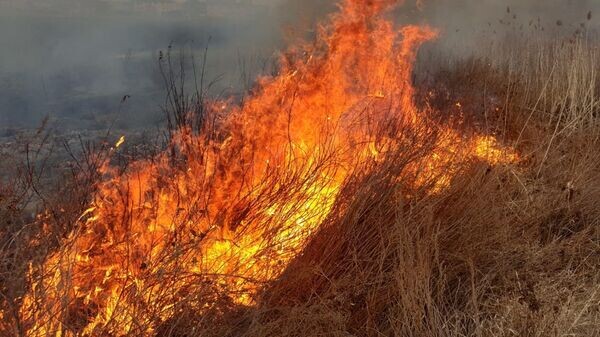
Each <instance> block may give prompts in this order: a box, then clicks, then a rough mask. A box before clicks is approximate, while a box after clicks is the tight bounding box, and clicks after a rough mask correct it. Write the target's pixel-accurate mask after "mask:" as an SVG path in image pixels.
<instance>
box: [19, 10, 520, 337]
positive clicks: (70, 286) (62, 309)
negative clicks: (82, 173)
mask: <svg viewBox="0 0 600 337" xmlns="http://www.w3.org/2000/svg"><path fill="white" fill-rule="evenodd" d="M400 2H401V1H396V0H381V1H366V0H346V1H343V2H342V3H341V6H340V10H339V12H338V13H337V14H334V15H333V16H332V17H331V21H330V24H329V25H327V26H325V27H324V28H322V29H321V30H320V31H319V33H318V36H317V38H316V40H315V42H313V43H312V44H309V43H306V44H301V45H298V46H295V47H292V48H291V49H290V50H289V51H288V52H287V53H286V54H285V55H283V56H282V57H281V61H280V72H279V75H278V76H275V77H264V78H261V79H260V80H259V85H258V89H257V90H256V92H255V93H254V94H253V95H251V96H250V97H249V98H248V99H247V100H246V101H245V103H244V104H243V105H242V106H237V107H235V106H234V107H231V106H230V104H226V103H224V102H213V106H212V109H211V111H212V113H213V114H214V120H215V121H216V122H215V123H213V124H210V125H208V124H207V125H206V126H205V128H204V129H203V130H202V132H200V133H199V134H193V133H192V132H191V131H190V130H181V131H180V132H179V133H178V134H177V135H176V136H175V137H174V140H173V145H172V146H173V148H174V149H177V151H178V153H179V154H180V156H181V158H179V160H178V161H177V163H174V160H173V158H172V152H173V151H166V152H165V153H163V154H161V155H158V156H157V157H156V158H153V159H152V160H142V161H137V162H135V163H133V164H132V165H131V167H130V168H129V170H128V171H127V172H125V173H122V172H119V171H117V170H116V169H114V168H112V167H110V166H105V167H103V168H102V173H103V176H105V177H107V178H106V180H104V181H102V182H101V183H100V184H99V186H98V191H97V192H96V194H95V196H94V199H93V202H92V203H91V205H90V207H89V208H88V209H87V210H86V211H85V212H84V213H83V214H82V215H81V217H80V219H79V221H78V226H76V229H75V230H74V231H73V232H72V233H70V235H69V237H68V238H67V239H66V240H65V242H64V244H63V247H62V248H61V249H59V250H58V251H57V252H56V253H54V254H52V255H51V256H50V257H48V258H47V259H46V261H45V262H44V263H43V264H42V265H41V266H33V265H32V266H31V268H30V272H29V280H28V281H29V283H30V285H31V287H30V288H31V289H30V291H29V292H28V294H26V296H24V298H23V301H22V302H23V303H22V306H21V310H20V316H21V318H22V320H23V321H24V322H26V327H27V335H29V336H50V335H56V336H62V335H65V336H74V335H84V336H85V335H114V336H122V335H126V334H131V333H134V334H140V335H155V334H157V329H159V327H160V325H161V324H162V323H164V322H167V321H169V320H170V319H173V318H174V317H176V316H177V315H178V314H179V313H181V312H182V310H183V308H182V307H181V303H185V305H186V306H187V307H186V308H187V309H191V310H193V311H195V312H197V313H198V314H199V315H201V314H202V312H204V311H206V310H209V309H211V308H213V307H214V306H215V304H216V303H222V302H226V303H230V304H231V305H252V304H253V303H254V302H255V301H256V295H257V293H258V292H259V291H260V289H261V287H262V285H264V284H266V283H268V282H269V281H271V280H273V279H275V278H277V277H278V276H279V275H280V274H281V273H282V272H283V270H284V269H285V267H286V265H287V264H288V263H289V262H290V260H291V259H292V258H294V257H295V256H297V255H298V254H299V253H300V252H301V251H302V249H303V248H304V246H305V245H306V244H307V242H308V240H309V239H310V238H311V236H312V235H313V234H314V233H315V231H317V230H318V228H319V225H320V224H321V223H322V222H323V221H324V219H325V218H326V217H327V216H328V215H329V213H330V211H331V209H332V207H333V205H334V203H335V200H336V196H337V195H338V193H339V192H340V189H341V188H342V186H343V184H344V181H345V180H346V179H347V178H348V176H349V175H350V174H352V172H353V170H354V169H356V168H357V167H358V166H359V165H360V163H361V162H365V161H368V160H372V161H375V162H376V161H377V160H380V159H381V158H383V157H385V153H386V151H389V150H390V149H391V148H393V146H394V139H393V136H390V137H386V136H381V132H380V131H381V128H382V126H383V125H388V124H389V123H392V124H393V125H396V126H400V125H409V126H410V125H414V126H417V125H426V124H427V123H428V122H426V113H425V112H423V111H419V109H418V108H417V106H416V105H415V103H414V102H413V96H414V90H415V89H414V88H413V86H412V81H411V75H412V72H413V64H414V62H415V59H416V56H417V51H418V49H419V46H420V45H421V44H422V43H424V42H426V41H429V40H432V39H434V38H435V37H436V36H437V32H436V30H435V29H433V28H431V27H427V26H406V27H402V28H400V29H397V28H396V27H395V26H394V24H393V23H392V22H390V21H388V20H386V19H385V17H384V14H385V13H386V12H387V11H389V10H391V9H393V8H394V7H395V6H396V5H398V4H399V3H400ZM431 128H433V126H431ZM124 141H125V138H124V137H121V139H119V141H118V142H117V143H116V145H115V147H116V148H118V147H119V146H120V145H122V144H123V142H124ZM435 147H436V151H434V152H433V153H432V154H431V155H429V157H428V158H426V160H425V161H424V162H425V163H426V165H424V166H423V167H418V168H417V167H415V168H414V170H415V174H418V175H419V176H420V177H421V178H420V179H417V180H416V183H417V184H419V183H424V182H425V181H427V179H428V177H430V176H437V179H436V181H437V182H436V186H434V187H433V188H432V192H431V193H436V191H441V190H442V189H444V188H445V187H447V186H448V184H449V183H450V181H451V179H452V177H453V175H454V174H455V171H454V169H452V164H451V163H452V161H453V158H455V157H456V156H459V153H468V156H467V158H466V159H465V158H463V159H465V160H467V159H469V158H470V159H476V160H483V161H486V162H488V163H490V164H499V163H506V162H512V161H514V160H516V154H514V152H512V151H511V150H509V149H508V150H507V149H504V148H502V147H501V146H500V144H499V143H498V142H497V141H496V140H495V139H494V138H493V137H491V136H475V137H471V138H469V139H464V137H462V136H461V135H460V134H459V133H458V132H456V131H453V130H451V129H442V130H440V136H439V140H437V144H436V146H435Z"/></svg>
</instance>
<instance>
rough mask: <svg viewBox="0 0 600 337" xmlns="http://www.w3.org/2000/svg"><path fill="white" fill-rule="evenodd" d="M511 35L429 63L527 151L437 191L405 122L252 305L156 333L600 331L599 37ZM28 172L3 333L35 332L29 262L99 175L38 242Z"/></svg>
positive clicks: (475, 168) (12, 225)
mask: <svg viewBox="0 0 600 337" xmlns="http://www.w3.org/2000/svg"><path fill="white" fill-rule="evenodd" d="M511 43H515V44H517V46H518V47H519V48H511V50H513V51H515V50H516V51H518V52H513V53H511V54H510V55H508V56H506V57H504V56H500V55H501V54H500V53H495V56H494V58H489V57H488V58H485V57H477V58H474V59H471V60H468V61H461V62H459V63H457V64H456V65H454V66H453V67H451V68H447V69H443V71H440V72H438V73H436V74H433V75H432V76H434V77H435V79H436V80H435V81H434V83H436V84H435V87H434V88H433V89H436V90H438V92H443V91H444V90H446V91H447V92H448V93H449V94H448V95H446V96H443V97H442V98H439V99H438V100H435V102H434V103H435V105H436V108H439V109H441V110H442V111H446V112H448V111H450V112H451V111H452V110H451V109H453V107H454V103H455V100H454V98H455V97H452V96H451V95H452V93H457V92H458V93H461V94H460V96H461V102H462V103H463V106H464V111H472V112H473V116H472V118H473V121H474V123H473V125H467V126H465V129H469V128H470V127H474V128H483V129H486V130H488V131H490V132H494V133H496V134H498V135H499V136H501V138H503V139H504V140H505V141H506V142H507V143H509V144H514V146H515V147H516V148H517V149H518V151H519V152H520V153H521V161H520V162H519V164H518V165H508V166H499V167H489V166H487V165H484V164H482V163H480V162H469V163H467V164H465V165H464V167H461V168H460V174H458V175H457V176H456V177H455V178H454V179H453V181H452V182H451V184H450V187H449V188H448V189H446V190H443V191H441V192H440V193H433V194H432V193H425V192H424V191H423V190H419V189H417V190H415V189H414V188H412V187H411V186H412V185H411V183H410V182H411V179H414V177H413V176H411V172H412V171H411V170H407V167H409V166H410V165H414V164H415V163H418V162H419V160H420V158H423V156H424V154H427V153H429V152H430V151H432V148H431V143H429V142H427V141H423V140H419V139H417V140H415V139H411V138H410V137H406V138H405V139H404V140H403V141H401V142H400V145H401V146H397V147H396V148H395V150H394V151H391V152H390V153H389V154H388V155H387V157H386V158H385V159H384V160H381V161H377V162H373V163H368V164H365V165H366V167H359V168H357V170H356V174H354V175H352V177H351V178H350V179H348V181H347V183H346V184H345V186H344V189H343V190H342V191H341V193H340V195H339V197H338V199H337V201H336V205H335V206H334V208H333V211H332V212H331V213H330V214H329V216H328V217H327V219H326V220H325V221H324V223H323V224H322V225H321V227H320V230H319V232H318V233H317V234H316V235H315V236H314V238H313V239H312V241H311V242H310V243H309V244H308V246H307V247H306V248H305V249H304V250H303V251H302V253H301V254H300V255H298V256H297V257H296V258H295V259H294V261H293V262H292V263H291V264H290V266H289V267H288V268H287V270H286V271H285V272H284V274H283V275H282V276H281V277H280V278H279V279H278V280H276V281H275V282H273V283H272V284H269V285H267V286H265V288H264V290H263V291H262V292H261V294H260V296H259V298H258V303H257V304H256V305H255V306H251V307H243V306H235V305H232V303H229V302H228V303H222V305H220V306H219V305H216V306H214V308H213V310H210V311H208V312H205V313H203V314H202V315H201V316H200V317H199V316H198V315H197V314H196V315H195V314H193V313H191V312H190V311H191V310H186V309H185V307H186V306H185V303H177V304H178V305H181V307H182V308H183V309H182V310H181V314H180V315H178V317H176V318H174V319H171V320H169V321H167V322H164V323H163V324H162V325H161V326H160V327H159V328H158V329H157V333H158V334H159V335H161V336H600V286H599V285H600V268H599V266H600V227H599V225H600V208H599V207H598V201H600V183H599V181H600V166H599V165H598V164H599V163H600V144H599V143H600V140H599V139H598V135H599V132H600V128H599V126H600V125H598V124H599V123H598V113H600V105H599V102H600V101H599V99H600V91H599V88H600V85H599V84H600V81H599V78H598V76H597V73H596V72H597V69H598V64H599V63H598V62H599V61H600V59H599V58H598V53H597V44H596V43H595V42H594V43H592V42H590V41H588V40H585V39H577V40H575V41H574V42H567V43H565V44H561V43H548V42H542V41H538V42H536V43H537V44H536V46H533V45H528V46H526V47H523V46H522V45H519V42H514V41H513V42H511ZM505 48H507V47H505ZM436 76H437V77H436ZM481 88H485V90H484V91H485V93H483V94H482V92H481V91H482V90H481ZM463 94H464V95H463ZM482 95H483V97H482ZM465 97H466V98H465ZM465 132H468V131H465ZM98 152H100V153H101V152H102V151H98ZM86 158H87V159H86V160H84V161H83V162H84V163H87V164H86V165H83V166H81V167H80V169H81V172H95V169H94V168H93V167H94V166H95V165H98V163H97V160H102V159H98V158H96V157H92V156H91V155H89V154H88V155H87V156H86ZM90 166H92V167H90ZM23 174H24V176H23V178H22V179H19V180H13V181H14V183H2V184H1V185H0V217H1V218H0V226H1V227H0V234H1V235H2V237H1V238H0V240H1V241H0V249H1V250H0V254H1V255H0V259H1V263H0V266H1V268H2V270H1V278H0V292H1V295H2V297H1V298H0V309H2V310H3V312H4V317H3V318H2V320H3V323H0V335H6V336H10V335H24V330H23V329H24V328H23V326H22V324H23V322H22V321H21V319H20V318H19V317H18V316H19V315H18V307H19V305H20V301H21V298H22V296H23V293H24V292H25V291H26V284H25V282H24V279H25V276H24V274H25V272H26V271H27V268H28V265H29V263H30V262H32V263H40V261H43V260H44V256H46V255H48V254H50V252H51V251H52V250H53V249H55V247H56V245H57V242H58V241H60V238H61V236H62V235H65V233H67V232H68V231H69V230H70V229H71V228H70V227H69V224H74V223H76V218H77V217H78V216H79V214H81V212H82V211H83V210H84V209H85V205H86V201H87V198H88V194H89V193H90V189H91V187H90V185H93V184H91V183H90V180H92V179H97V178H98V177H95V176H86V178H85V179H84V180H83V181H81V180H77V179H81V175H75V176H77V177H79V178H77V179H74V178H72V179H70V180H68V181H70V183H69V184H66V185H65V186H67V189H68V190H70V191H79V192H78V193H66V194H65V193H63V194H62V195H63V196H65V195H68V196H69V197H68V198H67V197H62V198H56V200H55V201H47V204H46V205H45V206H46V207H45V208H46V209H48V212H50V213H51V216H52V217H54V220H53V221H50V222H49V223H53V224H63V227H59V228H54V229H52V230H51V232H52V233H55V236H56V237H52V238H47V237H45V238H43V241H41V242H40V241H39V240H34V241H35V242H36V244H35V245H34V246H32V245H31V242H32V241H31V238H32V237H35V236H36V234H37V233H39V231H40V230H41V229H40V228H37V227H36V226H38V225H40V223H38V222H36V221H23V217H22V216H21V215H22V213H23V210H24V209H25V207H24V206H23V205H24V204H23V200H24V199H23V197H20V198H19V197H17V198H15V196H21V195H22V196H25V195H31V194H36V191H35V189H36V186H37V185H36V181H34V180H32V179H28V178H27V176H29V177H31V175H34V176H35V172H34V171H31V170H30V171H27V170H25V172H24V173H23ZM398 177H401V178H402V179H398ZM76 182H77V183H76ZM75 187H77V188H75ZM63 191H64V190H63ZM55 193H56V192H55ZM44 195H46V194H44ZM67 206H69V208H67ZM59 209H65V210H64V211H62V212H57V210H59ZM65 224H66V225H65ZM193 288H195V287H193ZM186 298H187V299H190V298H192V296H187V297H186Z"/></svg>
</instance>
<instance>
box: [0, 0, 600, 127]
mask: <svg viewBox="0 0 600 337" xmlns="http://www.w3.org/2000/svg"><path fill="white" fill-rule="evenodd" d="M404 2H405V5H404V6H402V7H401V8H400V9H399V10H398V11H395V12H394V13H391V14H390V15H394V16H395V17H396V18H397V21H398V22H399V23H428V24H430V25H432V26H435V27H438V28H440V30H441V31H442V37H441V41H442V42H441V43H443V44H444V45H445V47H446V48H447V49H450V50H451V51H460V52H461V53H467V54H468V53H470V52H472V51H474V50H477V48H480V46H481V44H480V41H481V40H482V39H483V40H486V41H488V40H490V39H497V40H501V37H502V36H504V35H505V34H509V33H510V34H518V33H521V34H524V32H525V33H526V32H531V31H534V30H537V31H542V30H543V32H544V34H547V35H548V36H550V37H553V36H558V35H561V34H564V35H568V34H572V33H573V32H575V31H576V30H581V29H587V30H594V29H597V28H598V26H599V22H600V21H599V18H600V2H598V1H597V0H526V1H524V0H424V1H421V4H420V5H419V6H417V3H416V0H405V1H404ZM135 3H137V5H135ZM335 4H336V2H335V1H334V0H262V1H260V0H207V1H206V2H205V3H204V4H196V5H191V3H188V4H187V5H186V4H185V1H184V0H163V1H162V2H161V1H147V2H142V1H137V2H136V1H132V0H128V1H127V0H126V1H109V0H87V1H81V0H33V1H27V2H25V1H23V2H19V1H6V0H4V1H2V0H0V45H2V47H3V52H2V53H0V131H1V130H2V129H3V128H6V127H13V126H27V127H31V126H36V125H37V124H38V123H39V122H40V120H41V119H42V118H43V117H44V116H46V115H50V116H51V117H52V118H53V120H55V121H56V122H57V123H59V124H60V125H61V126H65V127H72V128H102V127H104V126H105V125H106V124H107V121H108V120H114V119H116V120H117V121H118V123H120V124H122V125H123V126H124V127H135V126H148V125H153V124H158V123H159V120H160V116H161V114H160V108H159V106H160V105H161V104H162V102H163V99H164V91H163V88H162V83H161V78H160V76H159V74H158V62H157V60H158V51H159V50H164V49H166V47H167V46H168V45H170V44H173V45H175V46H177V47H182V46H185V47H186V48H189V49H192V50H194V51H195V52H196V53H197V54H201V53H202V51H203V50H204V48H205V47H206V45H207V43H208V40H209V37H210V38H211V39H210V44H209V54H208V62H207V69H206V72H207V76H206V78H207V80H209V81H210V80H213V79H217V78H218V79H220V80H219V81H217V84H216V85H214V86H213V92H214V93H215V94H218V93H222V92H227V93H231V92H237V91H241V90H243V89H244V88H246V87H247V86H248V85H249V84H250V83H251V81H252V79H253V78H254V77H255V76H256V75H257V74H259V73H260V72H261V71H264V69H265V68H266V65H267V64H268V62H269V59H271V58H273V56H274V54H275V53H276V51H277V50H279V49H282V48H284V47H285V44H286V41H287V40H288V39H290V38H295V37H307V36H310V35H311V34H313V33H314V27H315V25H316V23H317V22H318V21H319V20H320V19H323V18H324V17H326V16H327V14H328V13H331V12H332V11H334V10H335V8H336V6H335ZM185 6H188V7H185ZM189 6H191V7H189ZM159 12H160V13H162V14H159ZM590 14H591V17H589V18H588V16H589V15H590ZM125 95H130V96H131V98H130V99H128V100H127V101H126V102H125V103H123V104H122V103H121V100H122V98H123V97H124V96H125Z"/></svg>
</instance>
